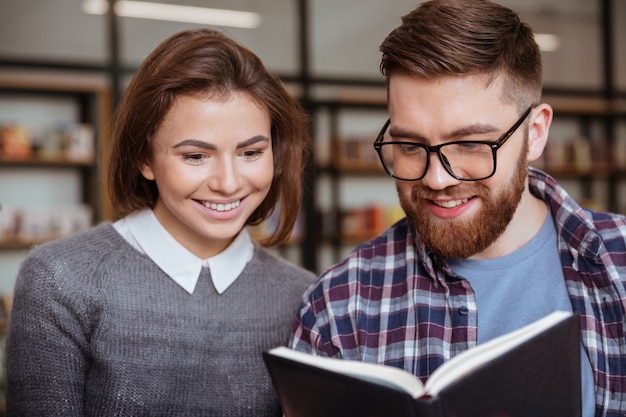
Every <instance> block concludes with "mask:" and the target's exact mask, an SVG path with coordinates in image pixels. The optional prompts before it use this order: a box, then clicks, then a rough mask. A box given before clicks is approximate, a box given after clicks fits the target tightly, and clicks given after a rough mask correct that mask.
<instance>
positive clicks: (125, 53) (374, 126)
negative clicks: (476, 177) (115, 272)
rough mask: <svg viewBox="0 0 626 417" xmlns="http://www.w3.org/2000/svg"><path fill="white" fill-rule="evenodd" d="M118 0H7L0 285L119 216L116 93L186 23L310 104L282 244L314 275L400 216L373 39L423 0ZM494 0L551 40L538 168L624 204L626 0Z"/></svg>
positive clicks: (586, 195) (583, 194) (2, 43)
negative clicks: (29, 261)
mask: <svg viewBox="0 0 626 417" xmlns="http://www.w3.org/2000/svg"><path fill="white" fill-rule="evenodd" d="M113 3H114V7H113V8H112V9H111V7H110V6H111V5H110V4H109V2H107V1H105V0H55V1H48V0H0V129H1V130H0V132H1V135H2V136H0V138H1V139H2V141H1V142H0V143H1V146H0V291H4V292H10V291H11V289H12V286H13V283H14V279H15V275H16V273H17V269H18V267H19V263H20V261H21V259H22V258H23V257H24V255H25V254H26V252H27V251H28V249H29V248H30V247H32V245H33V244H37V243H39V242H42V241H46V240H48V239H52V238H55V237H58V236H60V235H66V234H71V233H75V232H77V231H79V230H83V229H84V228H86V227H89V226H91V225H93V224H95V223H98V222H101V221H103V220H111V219H113V213H112V211H111V209H110V207H109V205H108V200H107V197H106V192H105V191H104V184H103V181H102V177H101V174H102V172H103V170H104V168H105V167H106V161H105V160H104V159H103V158H102V156H103V155H104V152H105V151H106V149H107V140H108V129H109V126H110V122H111V118H112V114H113V112H114V110H115V106H116V103H117V100H118V98H119V94H120V93H121V92H122V91H123V89H124V86H125V85H126V84H127V82H128V80H129V79H130V78H131V77H132V75H133V71H134V70H135V68H136V67H137V66H138V65H139V63H140V62H141V61H142V60H143V59H144V57H145V56H146V55H147V54H148V53H149V52H150V51H151V50H152V49H153V48H154V47H155V46H156V45H157V44H158V43H159V42H161V41H162V40H163V39H165V38H166V37H168V36H169V35H171V34H173V33H175V32H177V31H179V30H182V29H185V28H189V27H202V26H214V27H216V28H219V29H222V30H224V31H225V32H227V33H228V34H230V35H231V36H233V37H234V38H236V39H237V40H239V41H241V42H242V43H244V44H245V45H246V46H248V47H249V48H250V49H252V50H253V51H254V52H255V53H257V54H258V55H259V56H260V57H261V58H262V59H263V60H264V62H265V63H266V65H267V66H268V67H269V68H270V69H271V70H272V71H274V72H275V73H276V74H278V75H279V76H280V77H281V79H282V80H283V81H284V82H285V84H286V85H287V86H288V88H289V89H290V91H291V92H292V93H293V94H294V95H296V96H297V97H299V98H300V99H301V100H302V101H303V103H305V105H306V106H307V108H308V109H309V111H310V112H311V114H312V115H313V117H314V129H313V136H314V141H315V154H314V158H313V161H311V165H310V167H309V169H308V170H307V171H306V172H305V173H304V176H303V181H304V182H305V185H306V187H307V193H306V194H305V196H304V198H303V207H302V215H301V219H300V221H299V223H298V225H297V228H296V230H294V235H293V240H292V242H291V243H290V244H288V245H285V246H284V247H282V248H278V249H277V251H278V252H279V253H280V254H281V255H283V256H285V257H287V258H289V259H291V260H293V261H294V262H297V263H299V264H301V265H303V266H305V267H306V268H309V269H311V270H313V271H315V272H320V271H321V270H323V269H324V268H326V267H327V266H329V265H330V264H332V263H333V262H335V261H336V260H337V259H339V258H340V257H341V256H343V255H344V254H345V253H346V252H347V251H348V250H350V249H351V248H353V247H354V246H355V245H356V244H357V243H358V242H360V241H363V240H364V239H367V238H368V237H370V236H372V235H373V234H375V233H377V232H378V231H380V230H381V229H382V228H384V227H385V226H386V225H388V224H390V222H393V221H395V220H396V219H397V218H399V217H400V216H401V215H402V214H401V212H400V210H399V207H398V204H397V200H396V194H395V188H394V186H393V181H392V180H391V179H390V178H388V177H386V176H385V175H383V173H382V171H381V169H380V168H379V166H378V162H377V160H376V159H375V158H376V156H375V154H374V152H373V150H372V147H371V142H372V140H373V139H374V137H375V135H376V133H377V131H378V130H379V128H380V127H381V125H382V124H383V122H384V120H385V119H386V117H387V116H386V109H385V89H384V81H383V78H382V76H381V75H380V73H379V71H378V66H379V61H380V54H379V52H378V45H379V44H380V42H381V41H382V39H383V38H384V37H385V36H386V35H387V34H388V33H389V31H391V30H392V29H393V28H394V27H396V26H397V25H398V24H399V22H400V17H401V16H402V15H404V14H406V13H407V12H408V11H410V10H411V9H412V8H414V7H415V6H416V4H417V3H418V2H416V1H415V0H412V1H407V0H392V1H385V2H382V1H373V0H341V1H335V0H168V1H167V2H166V1H161V0H155V1H154V2H152V3H146V2H133V1H123V0H117V1H115V2H113ZM500 3H502V4H503V5H505V6H509V7H511V8H513V9H515V10H517V11H519V12H520V14H521V16H522V18H523V19H524V20H526V21H527V22H528V23H530V25H531V26H532V27H533V29H534V30H535V32H536V39H537V40H538V42H539V43H540V45H541V47H542V53H543V59H544V79H545V96H546V97H545V99H546V100H547V101H548V102H550V103H551V104H553V106H554V107H555V110H556V118H555V122H554V128H553V130H552V135H551V139H550V146H549V148H548V150H547V151H546V154H545V158H544V159H543V160H542V161H539V162H538V165H540V166H541V167H542V168H544V169H546V170H547V171H548V172H550V173H552V174H553V175H555V176H557V177H558V179H559V180H560V181H562V182H563V184H564V185H565V186H566V188H568V190H569V191H570V192H571V193H572V195H573V196H575V198H577V199H578V200H579V201H580V202H581V203H583V204H585V205H589V206H594V207H597V208H604V209H607V210H612V211H619V212H622V213H624V212H626V111H625V106H624V100H625V98H626V47H625V46H624V45H626V1H624V0H502V1H500ZM181 5H182V6H192V7H202V8H209V9H202V10H200V9H193V10H192V12H191V18H192V19H199V18H202V17H203V16H205V15H206V16H205V17H207V18H208V19H209V20H207V21H203V22H200V21H197V20H194V21H171V20H163V19H172V18H178V17H177V16H179V14H180V19H185V16H184V12H185V10H182V11H180V10H176V9H172V8H171V7H173V6H181ZM159 6H165V7H166V9H165V16H164V17H159V16H156V15H155V13H157V12H158V10H159ZM168 7H169V8H168ZM109 10H114V11H115V12H110V11H109ZM237 13H239V14H237ZM216 19H221V20H216ZM271 223H272V222H271V221H269V222H267V224H265V225H263V226H262V227H261V228H260V229H261V230H257V232H258V233H263V232H264V231H265V230H267V229H271V227H272V224H271Z"/></svg>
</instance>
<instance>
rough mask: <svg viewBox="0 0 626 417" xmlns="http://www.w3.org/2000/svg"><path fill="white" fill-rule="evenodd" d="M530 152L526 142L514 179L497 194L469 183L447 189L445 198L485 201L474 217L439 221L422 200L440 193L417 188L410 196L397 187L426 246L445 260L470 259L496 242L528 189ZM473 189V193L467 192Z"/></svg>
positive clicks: (478, 184)
mask: <svg viewBox="0 0 626 417" xmlns="http://www.w3.org/2000/svg"><path fill="white" fill-rule="evenodd" d="M527 153H528V143H527V141H526V140H524V148H523V149H522V152H521V153H520V157H519V159H518V161H517V165H516V169H515V172H514V175H513V177H512V178H511V179H510V181H509V182H508V183H506V184H504V185H502V186H501V187H500V188H499V190H496V191H495V192H494V191H490V190H489V189H488V188H487V187H485V186H483V185H481V184H480V183H479V182H475V183H471V182H467V183H463V184H461V185H458V186H455V187H452V188H450V189H447V190H445V191H446V195H447V196H451V197H453V198H455V197H459V198H460V197H461V196H467V195H468V194H472V195H473V196H475V197H478V198H481V199H482V201H483V207H482V208H481V209H480V211H479V212H478V213H476V214H475V215H474V216H472V217H471V218H467V219H463V220H458V219H440V218H436V217H434V216H433V214H432V213H431V212H430V210H429V209H428V208H427V207H425V205H424V204H422V203H421V200H422V199H428V200H432V199H434V198H435V196H436V195H437V194H438V193H436V192H434V191H432V190H430V189H426V188H422V187H420V186H419V185H416V186H415V187H413V189H412V191H411V195H412V196H411V197H407V196H406V195H404V194H403V193H402V192H401V191H400V189H399V188H398V187H397V186H396V188H397V189H398V197H399V200H400V206H401V207H402V209H403V210H404V212H405V213H406V216H407V218H408V219H409V221H410V222H411V223H412V224H413V225H414V226H415V227H416V229H417V233H418V234H419V237H420V239H421V240H422V241H423V242H424V243H425V245H426V247H427V248H428V249H430V250H432V251H433V252H436V253H439V254H441V255H443V256H444V257H446V258H469V257H470V256H472V255H475V254H477V253H479V252H481V251H483V250H485V249H486V248H487V247H489V245H491V244H492V243H493V242H495V241H496V239H497V238H498V237H499V236H500V235H501V234H502V232H504V230H505V229H506V227H507V226H508V225H509V223H510V222H511V219H512V218H513V214H514V213H515V210H516V209H517V206H518V205H519V202H520V200H521V198H522V194H523V192H524V189H525V187H526V178H527V176H528V165H527V162H526V156H527ZM470 187H471V190H472V192H470V193H467V192H465V191H464V190H468V189H470Z"/></svg>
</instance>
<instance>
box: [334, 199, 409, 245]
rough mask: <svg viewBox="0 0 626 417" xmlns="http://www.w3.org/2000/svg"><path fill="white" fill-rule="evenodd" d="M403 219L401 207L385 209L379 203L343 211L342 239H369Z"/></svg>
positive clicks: (340, 217)
mask: <svg viewBox="0 0 626 417" xmlns="http://www.w3.org/2000/svg"><path fill="white" fill-rule="evenodd" d="M402 217H404V212H403V211H402V209H401V208H400V207H399V206H398V207H396V206H393V207H385V206H383V205H382V204H379V203H374V204H372V205H370V206H366V207H359V208H354V209H350V210H342V211H341V212H340V213H339V230H340V231H341V238H342V239H344V240H355V241H361V240H366V239H369V238H371V237H373V236H375V235H377V234H379V233H381V232H382V231H383V230H385V229H386V228H387V227H389V226H390V225H391V224H393V223H395V222H396V221H397V220H399V219H400V218H402Z"/></svg>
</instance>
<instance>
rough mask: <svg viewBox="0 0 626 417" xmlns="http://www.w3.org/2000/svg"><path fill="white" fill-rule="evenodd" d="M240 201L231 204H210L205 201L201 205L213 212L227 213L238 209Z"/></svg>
mask: <svg viewBox="0 0 626 417" xmlns="http://www.w3.org/2000/svg"><path fill="white" fill-rule="evenodd" d="M240 201H241V200H237V201H233V202H232V203H226V204H223V203H211V202H208V201H205V202H204V203H203V204H204V206H205V207H208V208H210V209H213V210H217V211H228V210H232V209H234V208H236V207H239V203H240Z"/></svg>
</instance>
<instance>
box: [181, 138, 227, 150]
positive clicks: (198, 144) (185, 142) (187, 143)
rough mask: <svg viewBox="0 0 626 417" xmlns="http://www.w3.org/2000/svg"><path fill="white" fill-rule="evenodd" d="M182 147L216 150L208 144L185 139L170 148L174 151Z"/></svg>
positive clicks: (215, 147)
mask: <svg viewBox="0 0 626 417" xmlns="http://www.w3.org/2000/svg"><path fill="white" fill-rule="evenodd" d="M183 146H195V147H197V148H202V149H208V150H211V151H215V150H217V146H215V145H213V144H211V143H208V142H204V141H201V140H197V139H185V140H183V141H180V142H178V143H177V144H176V145H174V146H172V148H174V149H176V148H180V147H183Z"/></svg>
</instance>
